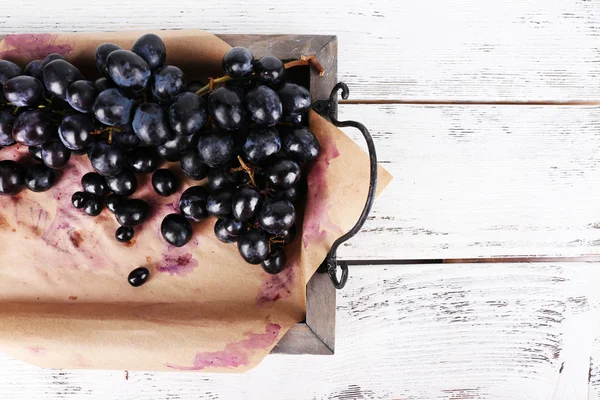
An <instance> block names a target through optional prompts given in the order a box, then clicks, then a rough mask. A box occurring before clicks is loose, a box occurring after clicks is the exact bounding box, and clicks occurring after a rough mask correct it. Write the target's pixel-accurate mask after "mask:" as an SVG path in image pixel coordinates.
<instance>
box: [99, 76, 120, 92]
mask: <svg viewBox="0 0 600 400" xmlns="http://www.w3.org/2000/svg"><path fill="white" fill-rule="evenodd" d="M94 86H95V87H96V90H97V91H98V93H100V92H104V91H105V90H106V89H114V88H116V87H117V85H115V83H114V82H113V81H111V80H110V79H109V78H106V77H102V78H98V79H96V81H95V82H94Z"/></svg>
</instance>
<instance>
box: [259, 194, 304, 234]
mask: <svg viewBox="0 0 600 400" xmlns="http://www.w3.org/2000/svg"><path fill="white" fill-rule="evenodd" d="M258 222H259V223H260V226H261V228H263V229H264V230H265V231H267V232H269V233H272V234H278V233H281V232H283V231H285V230H286V229H290V228H291V227H292V225H294V222H296V210H295V208H294V205H293V204H292V203H290V202H289V201H288V200H285V199H272V200H269V201H266V202H265V203H264V205H263V207H262V208H261V210H260V212H259V213H258Z"/></svg>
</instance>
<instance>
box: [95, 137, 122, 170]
mask: <svg viewBox="0 0 600 400" xmlns="http://www.w3.org/2000/svg"><path fill="white" fill-rule="evenodd" d="M89 159H90V161H91V163H92V167H94V169H95V170H96V172H98V173H99V174H100V175H102V176H113V175H117V174H119V173H120V172H121V171H122V170H123V168H124V167H125V161H126V156H125V153H124V152H123V150H121V149H119V148H118V147H115V146H111V145H109V144H107V143H103V142H96V143H94V146H92V149H91V151H90V155H89Z"/></svg>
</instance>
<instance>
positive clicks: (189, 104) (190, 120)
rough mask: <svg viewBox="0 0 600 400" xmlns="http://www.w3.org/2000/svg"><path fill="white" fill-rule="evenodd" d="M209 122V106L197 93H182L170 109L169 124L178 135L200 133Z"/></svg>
mask: <svg viewBox="0 0 600 400" xmlns="http://www.w3.org/2000/svg"><path fill="white" fill-rule="evenodd" d="M206 120H207V104H206V101H205V100H204V98H202V97H200V96H198V95H197V94H195V93H182V94H180V95H179V96H177V98H176V99H175V101H174V102H173V104H172V105H171V107H170V108H169V123H170V124H171V128H172V129H173V132H175V134H176V135H181V136H189V135H194V134H198V133H200V131H201V130H202V127H204V124H205V123H206Z"/></svg>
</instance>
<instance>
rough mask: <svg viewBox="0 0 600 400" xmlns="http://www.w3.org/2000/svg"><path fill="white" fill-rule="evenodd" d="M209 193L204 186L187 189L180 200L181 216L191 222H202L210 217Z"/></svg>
mask: <svg viewBox="0 0 600 400" xmlns="http://www.w3.org/2000/svg"><path fill="white" fill-rule="evenodd" d="M207 201H208V191H207V190H206V189H205V188H204V187H202V186H192V187H189V188H187V189H186V190H185V191H184V192H183V193H182V194H181V198H180V199H179V211H180V212H181V215H183V216H184V217H185V218H187V219H189V220H190V221H194V222H200V221H203V220H204V219H206V218H207V217H208V211H207V210H206V204H207Z"/></svg>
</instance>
